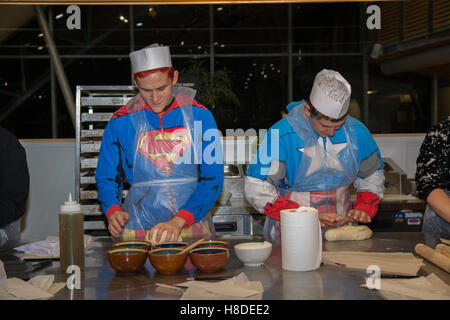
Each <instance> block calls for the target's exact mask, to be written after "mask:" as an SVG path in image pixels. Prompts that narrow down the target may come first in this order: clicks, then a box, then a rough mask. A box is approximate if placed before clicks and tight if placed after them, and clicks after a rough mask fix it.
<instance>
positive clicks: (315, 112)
mask: <svg viewBox="0 0 450 320" xmlns="http://www.w3.org/2000/svg"><path fill="white" fill-rule="evenodd" d="M307 103H308V106H309V112H310V113H311V118H314V119H317V120H321V119H325V120H329V121H331V122H339V121H342V120H344V118H345V117H346V116H347V115H348V112H349V111H350V108H349V110H347V112H346V113H345V114H344V115H343V116H342V117H340V118H339V119H334V118H330V117H328V116H326V115H324V114H323V113H321V112H320V111H318V110H317V109H316V108H314V106H313V105H312V103H311V101H309V99H308V102H307Z"/></svg>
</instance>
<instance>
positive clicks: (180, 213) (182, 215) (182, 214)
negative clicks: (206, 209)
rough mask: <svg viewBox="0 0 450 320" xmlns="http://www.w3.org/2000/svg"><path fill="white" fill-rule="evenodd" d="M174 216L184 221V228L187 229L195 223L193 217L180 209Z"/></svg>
mask: <svg viewBox="0 0 450 320" xmlns="http://www.w3.org/2000/svg"><path fill="white" fill-rule="evenodd" d="M176 216H177V217H180V218H183V219H184V220H186V224H185V225H184V228H189V227H190V226H191V225H192V224H193V223H194V222H195V217H194V215H193V214H192V213H191V212H189V211H187V210H185V209H181V210H180V211H178V213H177V215H176Z"/></svg>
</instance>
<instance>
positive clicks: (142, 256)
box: [107, 248, 147, 273]
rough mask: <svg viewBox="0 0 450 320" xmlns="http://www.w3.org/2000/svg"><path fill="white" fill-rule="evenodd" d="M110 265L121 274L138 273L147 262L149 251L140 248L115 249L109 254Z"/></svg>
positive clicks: (109, 251)
mask: <svg viewBox="0 0 450 320" xmlns="http://www.w3.org/2000/svg"><path fill="white" fill-rule="evenodd" d="M107 256H108V262H109V265H110V266H111V267H112V268H113V269H114V270H115V271H117V272H119V273H136V272H137V271H138V270H139V269H141V268H142V267H143V266H144V264H145V261H146V260H147V250H145V249H140V248H113V249H110V250H108V252H107Z"/></svg>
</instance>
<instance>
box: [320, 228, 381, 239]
mask: <svg viewBox="0 0 450 320" xmlns="http://www.w3.org/2000/svg"><path fill="white" fill-rule="evenodd" d="M370 237H372V230H370V228H369V227H368V226H362V225H361V226H343V227H340V228H336V229H330V230H327V231H326V232H325V239H326V240H328V241H339V240H366V239H369V238H370Z"/></svg>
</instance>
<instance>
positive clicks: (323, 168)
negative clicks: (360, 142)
mask: <svg viewBox="0 0 450 320" xmlns="http://www.w3.org/2000/svg"><path fill="white" fill-rule="evenodd" d="M304 105H305V103H301V104H299V105H298V106H296V107H294V108H293V109H291V110H290V111H289V113H288V114H287V116H286V119H287V121H288V122H289V124H290V126H291V127H292V129H294V131H295V132H296V133H297V135H298V136H299V137H300V139H301V140H302V141H303V143H304V148H303V150H292V152H302V153H303V155H302V159H301V162H300V165H299V168H298V170H297V175H296V177H295V180H294V183H293V184H292V185H291V186H290V187H288V186H286V187H284V188H283V187H281V188H279V190H278V191H279V192H280V194H281V195H283V197H285V198H287V199H290V200H292V201H295V202H296V203H298V204H299V205H300V206H302V207H313V208H316V209H317V210H318V211H319V213H322V212H334V213H338V214H339V215H341V216H342V217H345V216H346V215H347V213H348V211H349V210H350V209H351V205H350V193H349V188H350V185H351V183H352V182H353V180H354V179H355V178H356V175H357V173H358V169H359V165H358V148H357V141H356V132H355V129H354V128H353V118H352V117H350V116H347V118H346V120H345V122H344V124H343V125H342V127H341V129H340V130H343V132H344V134H345V142H344V143H336V144H332V143H331V141H330V140H329V138H322V137H320V136H319V137H318V136H317V134H316V133H315V131H314V129H313V128H312V127H311V124H310V123H309V120H308V118H306V117H305V115H304V114H303V109H304ZM279 224H280V223H279V222H278V221H276V220H274V219H272V218H267V219H266V224H265V226H264V234H265V236H266V238H267V239H269V240H275V239H277V238H279V230H280V225H279Z"/></svg>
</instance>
